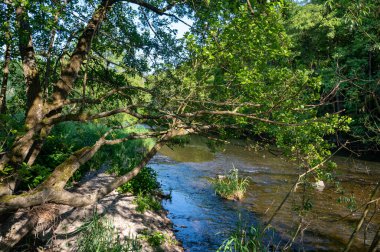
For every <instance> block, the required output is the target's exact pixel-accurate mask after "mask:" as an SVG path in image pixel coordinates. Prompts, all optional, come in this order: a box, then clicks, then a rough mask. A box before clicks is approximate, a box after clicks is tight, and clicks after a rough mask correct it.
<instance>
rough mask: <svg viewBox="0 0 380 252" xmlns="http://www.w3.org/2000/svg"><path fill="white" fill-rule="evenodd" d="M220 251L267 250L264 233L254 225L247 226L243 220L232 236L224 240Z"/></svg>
mask: <svg viewBox="0 0 380 252" xmlns="http://www.w3.org/2000/svg"><path fill="white" fill-rule="evenodd" d="M217 251H218V252H260V251H267V247H266V246H265V245H264V239H263V233H262V230H260V229H259V228H258V227H255V226H254V225H251V226H247V225H245V224H244V223H243V222H242V221H241V220H239V222H238V223H237V225H236V228H235V230H233V231H232V232H231V234H230V236H229V237H228V238H227V239H226V240H224V241H223V243H222V245H221V246H220V247H219V248H218V250H217Z"/></svg>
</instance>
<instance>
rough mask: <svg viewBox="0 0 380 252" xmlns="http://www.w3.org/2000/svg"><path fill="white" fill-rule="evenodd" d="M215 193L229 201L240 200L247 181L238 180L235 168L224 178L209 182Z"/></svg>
mask: <svg viewBox="0 0 380 252" xmlns="http://www.w3.org/2000/svg"><path fill="white" fill-rule="evenodd" d="M211 183H212V184H213V186H214V189H215V192H216V193H217V194H219V195H220V196H221V197H222V198H225V199H229V200H241V199H243V197H244V194H245V192H246V190H247V186H248V179H247V178H244V179H241V178H239V170H238V169H236V168H235V167H234V168H233V169H231V170H230V171H229V172H228V174H226V176H223V177H221V178H216V179H214V180H212V181H211Z"/></svg>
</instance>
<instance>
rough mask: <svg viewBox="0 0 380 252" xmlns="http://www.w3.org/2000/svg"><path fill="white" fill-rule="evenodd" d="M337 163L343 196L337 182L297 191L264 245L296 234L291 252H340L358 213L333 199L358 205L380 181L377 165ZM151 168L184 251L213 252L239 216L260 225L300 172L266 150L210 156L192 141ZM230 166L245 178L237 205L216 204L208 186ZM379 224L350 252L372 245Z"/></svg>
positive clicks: (231, 148)
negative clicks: (166, 198) (167, 197)
mask: <svg viewBox="0 0 380 252" xmlns="http://www.w3.org/2000/svg"><path fill="white" fill-rule="evenodd" d="M335 162H337V164H338V169H337V171H336V176H337V179H336V182H339V183H340V191H342V190H343V191H344V193H343V194H342V193H341V192H340V193H338V192H337V187H336V185H335V183H327V184H326V188H325V189H324V190H323V191H321V192H320V191H317V190H314V189H310V188H308V189H307V190H306V191H307V193H304V188H303V187H302V186H300V187H299V188H298V190H297V192H296V193H294V194H292V196H291V197H290V198H289V199H288V201H287V202H286V204H285V205H284V206H283V207H282V209H281V211H280V212H279V213H278V214H277V215H276V217H275V219H274V220H273V222H272V225H273V227H274V229H275V231H276V232H275V233H274V234H272V235H271V236H273V238H272V240H270V239H271V238H270V237H267V238H266V242H267V243H269V242H270V243H272V244H273V245H274V246H276V245H278V244H279V243H280V244H281V246H284V245H285V244H286V243H287V242H288V241H289V240H291V239H292V237H293V236H294V234H295V233H296V231H297V230H298V235H297V237H296V239H295V240H294V245H293V247H292V248H293V250H307V251H317V250H318V251H321V250H325V251H339V250H340V249H341V248H342V247H344V244H346V243H347V241H348V238H349V236H350V234H351V232H352V230H353V227H354V225H355V224H356V222H357V220H358V219H359V218H360V216H361V214H362V210H361V211H357V212H354V213H351V211H350V209H349V208H348V207H347V205H348V204H347V203H338V201H339V199H341V200H340V201H342V199H343V197H345V198H346V199H351V200H352V201H353V202H354V203H355V204H356V206H360V205H362V204H364V203H365V202H366V201H367V200H368V199H369V195H370V193H371V191H372V190H373V188H374V186H375V184H376V183H377V182H378V181H379V180H380V167H379V166H378V163H375V162H365V161H358V160H355V159H349V158H346V157H337V158H336V159H335ZM150 166H151V167H152V168H154V169H155V170H156V171H157V172H158V174H159V180H160V182H161V183H162V186H163V189H164V190H165V191H166V192H171V194H172V200H171V201H166V202H164V208H165V209H167V210H168V211H169V218H170V219H171V220H172V221H173V223H174V225H175V229H176V231H177V233H176V235H177V238H178V239H179V240H180V241H182V242H183V245H184V247H185V249H187V251H215V250H216V249H217V248H218V247H219V246H220V244H221V243H222V241H223V240H224V239H225V238H226V237H227V236H228V232H230V231H231V229H233V228H234V227H235V225H236V223H237V222H238V221H239V218H240V219H241V220H243V222H244V223H246V224H247V225H248V224H249V225H250V224H253V225H255V226H260V225H262V224H263V223H264V222H265V221H266V220H268V219H269V217H270V216H271V215H272V213H273V212H274V210H275V209H276V207H277V206H278V205H279V204H280V202H281V201H282V200H283V198H284V197H285V195H286V194H287V192H288V191H289V189H290V188H291V187H292V185H293V183H294V181H295V180H296V178H297V176H298V174H300V173H302V172H303V171H302V170H300V169H298V168H297V165H296V164H294V163H290V162H287V160H286V159H284V158H282V157H281V156H276V155H273V154H271V153H270V152H267V151H259V152H255V151H249V150H247V149H246V148H244V147H241V146H236V145H227V146H225V148H224V150H223V151H220V152H217V153H212V152H210V151H209V149H208V148H207V147H206V145H205V144H204V143H202V141H200V140H199V139H195V140H194V139H193V140H192V142H191V143H190V144H189V145H188V146H186V147H175V148H174V149H171V148H169V147H164V148H163V149H162V151H161V152H160V154H158V155H156V157H155V158H154V159H153V160H152V161H151V163H150ZM233 166H235V167H236V168H238V169H239V171H240V172H241V175H242V176H244V177H248V178H249V179H250V186H249V188H248V192H247V196H246V198H245V199H244V200H243V201H242V202H234V201H226V200H223V199H220V198H219V197H218V196H217V195H215V193H214V192H213V189H212V187H211V185H210V182H209V178H214V177H215V176H216V175H217V174H224V173H226V172H228V171H229V170H230V169H231V168H232V167H233ZM305 202H306V203H307V206H309V207H311V210H309V211H303V212H302V213H303V214H302V216H300V215H299V214H298V213H299V209H300V208H301V206H302V205H304V204H303V203H305ZM373 209H374V207H372V208H371V211H370V213H371V214H372V213H373V212H374V211H373ZM297 210H298V211H297ZM379 210H380V209H378V211H379ZM239 215H240V217H239ZM300 223H301V224H300ZM379 224H380V214H376V213H375V214H373V217H372V221H371V223H369V224H368V223H365V225H364V228H363V229H365V230H366V232H361V233H359V234H358V235H357V238H356V240H355V242H354V244H353V251H357V250H364V248H365V247H364V244H363V241H364V240H365V241H366V242H367V245H368V243H370V242H371V241H372V238H373V235H374V230H375V228H376V226H378V225H379ZM364 237H365V238H366V239H364Z"/></svg>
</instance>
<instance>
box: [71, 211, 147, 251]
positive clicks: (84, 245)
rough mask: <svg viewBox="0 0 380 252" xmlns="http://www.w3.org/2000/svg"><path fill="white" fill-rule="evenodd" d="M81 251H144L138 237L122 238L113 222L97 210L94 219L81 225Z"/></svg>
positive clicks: (79, 247) (79, 242)
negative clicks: (102, 217)
mask: <svg viewBox="0 0 380 252" xmlns="http://www.w3.org/2000/svg"><path fill="white" fill-rule="evenodd" d="M80 231H82V233H81V235H80V238H79V241H78V250H77V251H79V252H122V251H124V252H128V251H142V250H141V249H142V246H141V245H140V243H139V241H138V240H137V239H136V238H130V237H129V238H124V239H122V238H120V236H119V234H118V233H117V231H116V229H115V228H114V227H113V225H112V223H111V222H110V221H109V220H107V219H101V218H100V216H99V215H98V214H97V213H96V212H95V213H94V215H93V217H92V219H91V220H90V221H89V222H88V223H86V224H85V225H83V226H82V227H80Z"/></svg>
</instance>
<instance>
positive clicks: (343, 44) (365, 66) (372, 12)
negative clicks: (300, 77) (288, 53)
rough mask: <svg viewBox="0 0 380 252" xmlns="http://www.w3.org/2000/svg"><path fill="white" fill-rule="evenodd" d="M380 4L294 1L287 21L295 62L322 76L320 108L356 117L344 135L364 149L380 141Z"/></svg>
mask: <svg viewBox="0 0 380 252" xmlns="http://www.w3.org/2000/svg"><path fill="white" fill-rule="evenodd" d="M378 7H379V3H378V1H376V0H368V1H362V0H358V1H337V0H329V1H310V2H309V3H308V4H305V5H297V4H294V5H293V6H292V8H290V11H289V19H288V20H287V21H286V23H287V26H286V27H287V30H288V33H289V34H290V36H291V37H292V39H293V41H294V46H293V50H294V51H295V52H297V53H298V56H297V57H296V58H295V61H294V62H293V64H295V65H296V66H297V67H299V66H301V65H303V66H305V67H307V68H308V69H310V70H311V71H313V75H314V76H320V77H321V81H322V89H321V94H322V97H321V100H322V101H323V103H325V106H324V107H321V108H320V109H319V110H320V113H322V112H325V111H328V112H330V113H332V112H342V111H344V112H343V113H344V114H346V115H347V116H349V117H351V118H352V123H351V125H350V127H351V131H350V133H349V134H348V135H347V134H343V135H342V136H341V137H340V138H348V139H349V140H351V141H353V142H354V144H351V146H352V147H353V148H354V149H356V150H363V151H368V150H376V149H377V146H378V145H379V143H380V140H379V139H380V138H379V136H380V134H379V120H380V110H379V108H380V107H379V102H380V100H379V97H380V95H379V94H380V89H379V85H378V80H379V78H380V71H379V70H380V69H379V62H380V40H379V36H378V32H377V31H378V30H379V27H380V22H379V20H380V19H379V12H378ZM342 140H343V139H338V141H342ZM355 142H359V144H357V143H355Z"/></svg>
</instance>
